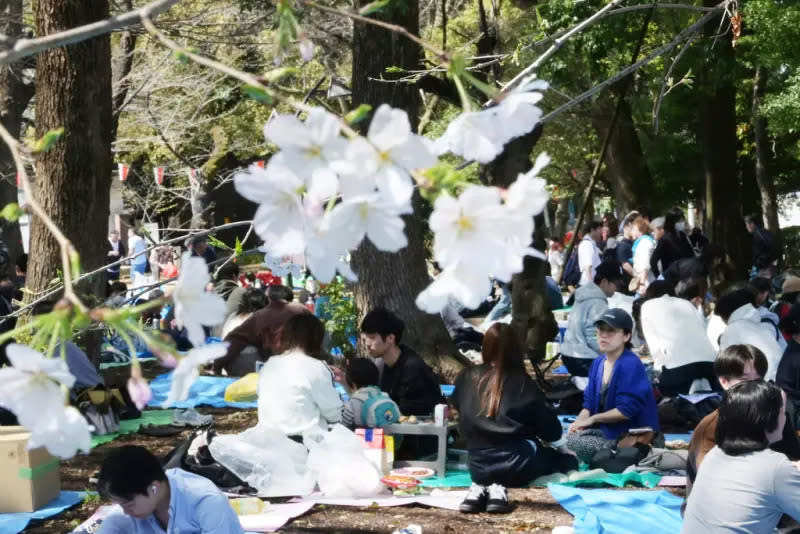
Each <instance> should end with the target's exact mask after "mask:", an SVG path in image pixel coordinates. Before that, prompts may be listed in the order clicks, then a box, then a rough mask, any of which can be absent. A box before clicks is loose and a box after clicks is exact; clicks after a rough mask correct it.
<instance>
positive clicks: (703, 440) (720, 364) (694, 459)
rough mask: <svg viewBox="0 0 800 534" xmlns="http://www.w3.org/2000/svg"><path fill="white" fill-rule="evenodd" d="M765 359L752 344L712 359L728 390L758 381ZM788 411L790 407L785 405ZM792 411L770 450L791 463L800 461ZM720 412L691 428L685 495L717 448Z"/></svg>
mask: <svg viewBox="0 0 800 534" xmlns="http://www.w3.org/2000/svg"><path fill="white" fill-rule="evenodd" d="M767 366H768V363H767V358H766V356H764V353H763V352H761V351H760V350H758V349H757V348H755V347H753V346H752V345H732V346H730V347H728V348H726V349H725V350H723V351H722V352H720V353H719V356H717V359H716V360H714V374H715V375H716V376H717V378H718V380H719V383H720V385H721V386H722V389H723V390H729V389H730V388H732V387H734V386H735V385H736V384H739V383H740V382H744V381H747V380H761V379H763V378H764V375H765V374H766V372H767ZM787 408H791V406H787ZM793 413H794V410H792V409H789V410H788V412H787V417H788V419H787V421H788V422H787V425H786V427H785V428H784V431H783V436H782V437H781V439H780V440H779V441H776V442H775V443H773V444H772V445H771V446H770V448H771V449H772V450H773V451H776V452H780V453H782V454H785V455H786V456H787V457H788V458H789V459H791V460H800V442H799V441H798V438H797V434H796V433H795V431H794V428H795V425H794V423H793V422H792V419H793V418H792V417H790V416H791V415H792V414H793ZM718 417H719V413H718V412H717V410H714V411H713V412H711V413H710V414H708V415H707V416H705V417H704V418H703V419H702V420H701V421H700V422H699V423H698V424H697V427H696V428H695V429H694V432H693V433H692V439H691V441H690V442H689V452H688V456H687V462H686V490H687V495H688V494H689V493H690V492H691V491H692V484H694V481H695V478H696V476H697V470H698V468H699V467H700V464H701V463H702V462H703V459H704V458H705V456H706V455H707V454H708V453H709V452H710V451H711V449H713V448H714V445H716V443H717V441H716V430H717V425H718Z"/></svg>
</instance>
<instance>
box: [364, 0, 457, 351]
mask: <svg viewBox="0 0 800 534" xmlns="http://www.w3.org/2000/svg"><path fill="white" fill-rule="evenodd" d="M362 3H364V4H366V3H367V2H362ZM379 16H380V17H381V18H382V19H383V20H386V21H387V22H391V23H393V24H398V25H401V26H403V27H404V28H406V29H407V30H408V31H409V32H411V33H412V34H415V35H416V34H418V33H419V3H418V1H417V0H408V1H407V2H403V3H402V5H399V4H395V3H393V4H390V5H389V7H388V8H386V9H385V10H384V11H382V12H381V14H380V15H379ZM378 50H380V53H378V52H376V51H378ZM419 64H420V49H419V47H418V46H417V45H416V44H414V43H412V42H411V41H410V40H408V39H406V38H405V37H403V36H402V35H399V34H397V33H393V32H390V31H387V30H385V29H383V28H379V27H377V26H374V25H370V24H365V23H359V22H355V23H354V28H353V75H352V87H353V96H352V102H353V106H358V105H359V104H369V105H371V106H372V107H373V108H377V106H379V105H380V104H383V103H386V104H389V105H390V106H392V107H396V108H400V109H404V110H405V111H406V112H407V113H408V117H409V120H411V121H412V128H415V127H416V122H417V116H418V113H419V106H420V98H419V93H418V89H417V88H416V87H415V86H414V85H412V84H406V83H385V82H382V81H380V79H381V78H386V77H387V75H386V69H387V68H388V67H391V66H399V67H401V68H404V69H408V70H413V69H416V68H419ZM365 122H366V121H365ZM413 205H414V213H413V214H411V215H410V216H407V217H405V223H406V235H407V236H408V246H407V247H406V248H404V249H403V250H402V251H400V252H397V253H386V252H381V251H379V250H377V249H376V248H375V247H374V246H373V245H372V244H371V243H368V242H367V241H366V240H365V241H364V242H363V243H362V244H361V246H360V247H359V248H358V250H357V251H356V252H355V253H354V254H353V257H352V265H353V268H354V269H355V271H356V273H357V274H358V277H359V283H358V284H357V285H356V286H355V294H356V304H357V306H358V309H359V311H360V313H362V314H363V313H365V312H367V311H369V310H370V309H372V308H375V307H378V306H383V307H386V308H388V309H390V310H392V311H394V312H395V313H397V314H398V315H399V316H400V317H401V318H403V319H404V320H405V322H406V331H405V333H404V334H403V341H404V342H405V343H407V344H408V345H410V346H412V347H414V348H415V349H416V350H417V351H419V352H420V354H422V355H423V356H424V357H426V358H428V359H429V360H435V359H436V358H437V357H439V356H441V355H443V354H455V353H456V352H455V347H454V346H453V343H452V341H451V340H450V337H449V335H448V334H447V330H446V329H445V328H444V323H443V322H442V320H441V319H440V318H439V317H431V316H430V315H427V314H425V313H424V312H422V311H421V310H419V309H418V308H417V306H416V305H415V303H414V300H415V299H416V296H417V295H418V294H419V293H420V291H422V290H423V289H424V288H425V286H426V285H427V284H428V282H429V276H428V272H427V269H426V266H425V258H426V253H425V246H424V233H425V228H426V226H425V223H424V221H423V219H422V218H421V216H420V212H421V210H422V208H423V200H422V198H421V197H420V196H419V194H418V193H416V192H415V194H414V198H413Z"/></svg>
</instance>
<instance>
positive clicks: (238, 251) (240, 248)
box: [233, 236, 244, 256]
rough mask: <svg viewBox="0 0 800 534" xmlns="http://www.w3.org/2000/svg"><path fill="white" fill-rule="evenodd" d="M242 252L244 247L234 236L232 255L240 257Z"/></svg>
mask: <svg viewBox="0 0 800 534" xmlns="http://www.w3.org/2000/svg"><path fill="white" fill-rule="evenodd" d="M243 252H244V246H243V245H242V242H241V241H239V236H236V244H235V245H234V246H233V253H234V254H236V255H237V256H241V255H242V253H243Z"/></svg>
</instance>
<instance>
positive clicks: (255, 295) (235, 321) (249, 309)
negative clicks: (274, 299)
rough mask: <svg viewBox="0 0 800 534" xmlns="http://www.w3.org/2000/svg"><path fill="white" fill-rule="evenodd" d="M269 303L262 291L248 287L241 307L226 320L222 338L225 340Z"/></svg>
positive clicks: (240, 302) (244, 292)
mask: <svg viewBox="0 0 800 534" xmlns="http://www.w3.org/2000/svg"><path fill="white" fill-rule="evenodd" d="M268 302H269V301H268V300H267V295H266V293H264V291H263V290H262V289H258V288H256V287H248V288H247V289H244V290H243V295H242V297H241V298H240V299H239V305H238V306H237V308H236V309H235V310H234V311H233V313H231V314H230V315H229V316H228V318H227V319H226V320H225V324H224V325H222V334H221V336H220V337H221V338H222V339H225V337H227V335H228V334H230V333H231V332H232V331H233V330H234V329H235V328H236V327H238V326H239V325H240V324H242V323H244V322H245V321H246V320H247V319H248V318H249V317H250V316H251V315H253V314H254V313H255V312H257V311H258V310H260V309H262V308H264V307H265V306H266V305H267V303H268Z"/></svg>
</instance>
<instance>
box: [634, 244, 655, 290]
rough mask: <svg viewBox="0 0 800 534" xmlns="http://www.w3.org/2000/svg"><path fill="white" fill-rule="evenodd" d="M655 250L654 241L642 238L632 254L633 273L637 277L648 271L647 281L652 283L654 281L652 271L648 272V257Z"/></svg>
mask: <svg viewBox="0 0 800 534" xmlns="http://www.w3.org/2000/svg"><path fill="white" fill-rule="evenodd" d="M655 248H656V242H655V240H654V239H648V238H647V237H644V236H642V237H641V238H639V244H638V245H636V252H634V253H633V272H634V274H636V275H637V276H638V275H640V274H641V273H643V272H644V271H648V272H649V274H648V275H647V281H648V282H652V281H653V280H654V279H655V276H653V272H652V270H650V257H651V256H652V255H653V251H654V250H655Z"/></svg>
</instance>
